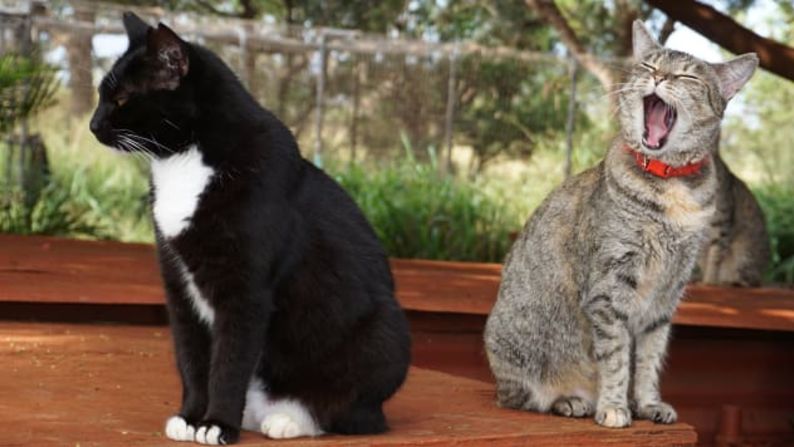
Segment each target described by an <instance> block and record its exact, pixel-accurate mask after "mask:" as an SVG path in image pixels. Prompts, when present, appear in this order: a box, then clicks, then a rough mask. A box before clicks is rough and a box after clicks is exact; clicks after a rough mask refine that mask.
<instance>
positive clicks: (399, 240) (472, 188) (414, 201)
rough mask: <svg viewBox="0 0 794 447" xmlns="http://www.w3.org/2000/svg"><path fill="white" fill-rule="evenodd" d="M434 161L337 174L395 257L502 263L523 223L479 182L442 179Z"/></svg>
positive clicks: (351, 169)
mask: <svg viewBox="0 0 794 447" xmlns="http://www.w3.org/2000/svg"><path fill="white" fill-rule="evenodd" d="M433 160H434V159H433V158H431V162H430V163H420V162H417V161H416V160H415V159H413V157H410V156H407V157H406V158H404V159H402V160H398V161H395V162H392V163H390V164H389V165H386V166H382V167H380V168H378V169H371V168H367V167H364V166H361V165H354V166H351V167H347V168H343V169H334V168H333V167H331V170H332V171H334V172H335V174H334V177H335V178H336V179H337V180H338V181H339V182H340V183H341V184H342V186H343V187H344V188H345V189H346V190H347V191H348V192H349V193H350V194H351V195H352V196H353V198H354V200H355V201H356V202H357V203H358V205H359V206H360V207H361V208H362V210H363V211H364V214H365V215H366V216H367V218H368V219H369V221H370V222H371V223H372V225H373V226H374V228H375V231H376V232H377V234H378V236H379V237H380V240H381V241H382V243H383V244H384V246H385V247H386V250H387V252H388V253H389V254H390V255H391V256H397V257H404V258H425V259H447V260H461V261H492V262H499V261H501V260H502V259H503V257H504V255H505V253H506V252H507V250H508V249H509V247H510V233H511V232H513V231H515V230H516V229H518V228H520V227H519V225H520V224H517V222H519V221H520V218H517V216H515V215H511V214H510V212H509V211H508V210H509V208H508V207H504V206H501V204H500V200H496V199H495V198H494V197H490V196H489V195H488V194H487V193H486V192H484V191H483V190H481V189H480V188H478V187H477V185H476V184H475V183H469V182H465V181H462V180H458V179H456V178H454V177H449V176H443V175H440V174H439V173H438V169H437V166H436V164H435V162H434V161H433Z"/></svg>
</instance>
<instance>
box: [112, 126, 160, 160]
mask: <svg viewBox="0 0 794 447" xmlns="http://www.w3.org/2000/svg"><path fill="white" fill-rule="evenodd" d="M119 136H120V137H121V138H122V139H123V141H125V142H126V143H127V144H128V147H132V148H133V149H135V151H133V152H134V153H137V154H139V155H142V156H145V157H146V158H148V160H147V161H151V160H153V159H155V158H157V157H156V156H155V154H154V153H152V151H150V150H149V148H147V147H146V145H144V144H142V143H140V142H138V141H135V139H134V138H132V137H133V136H135V134H134V133H131V132H130V131H128V130H122V131H121V132H120V133H119Z"/></svg>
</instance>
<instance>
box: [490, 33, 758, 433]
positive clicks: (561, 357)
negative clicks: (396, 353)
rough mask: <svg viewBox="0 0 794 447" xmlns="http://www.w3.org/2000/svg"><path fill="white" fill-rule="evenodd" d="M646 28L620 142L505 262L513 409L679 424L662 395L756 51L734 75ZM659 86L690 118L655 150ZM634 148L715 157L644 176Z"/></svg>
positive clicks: (503, 394)
mask: <svg viewBox="0 0 794 447" xmlns="http://www.w3.org/2000/svg"><path fill="white" fill-rule="evenodd" d="M634 33H635V34H634V36H635V57H636V58H637V59H638V64H637V65H636V66H634V67H632V68H631V72H630V74H629V77H628V79H627V83H626V84H625V87H624V88H623V89H622V90H621V93H620V97H619V106H620V109H619V114H618V116H619V119H620V125H621V134H620V136H619V137H618V138H617V139H616V140H615V142H614V143H613V145H612V147H611V148H610V150H609V151H608V153H607V155H606V158H605V159H604V160H603V161H602V162H601V163H600V164H599V165H597V166H596V167H594V168H592V169H590V170H587V171H585V172H583V173H581V174H579V175H578V176H576V177H574V178H572V179H570V180H569V181H567V182H565V183H564V184H563V185H561V186H560V187H559V188H558V189H557V190H555V191H554V192H552V193H551V194H550V195H549V197H548V198H546V200H545V201H544V202H543V204H541V206H540V207H539V208H538V209H537V210H536V211H535V213H534V214H533V216H532V217H531V218H530V219H529V221H528V222H527V224H526V226H525V227H524V230H523V231H522V233H521V235H520V236H519V238H518V239H517V240H516V242H515V244H514V246H513V248H512V250H511V252H510V254H509V255H508V257H507V259H506V261H505V267H504V271H503V276H502V284H501V287H500V290H499V297H498V300H497V303H496V305H495V306H494V308H493V310H492V312H491V315H490V316H489V318H488V323H487V326H486V331H485V345H486V352H487V355H488V359H489V362H490V365H491V369H492V371H493V373H494V376H495V377H496V381H497V400H498V403H499V405H501V406H505V407H511V408H520V409H525V410H533V411H542V412H546V411H549V412H553V413H556V414H560V415H563V416H569V417H584V416H593V417H594V418H595V420H596V422H598V423H599V424H601V425H604V426H607V427H625V426H627V425H629V424H630V423H631V420H632V417H640V418H646V419H651V420H653V421H655V422H659V423H672V422H674V421H675V420H676V413H675V410H674V409H673V408H672V407H671V406H670V405H668V404H666V403H664V402H663V401H662V400H661V396H660V393H659V386H658V383H659V373H660V370H661V368H662V363H663V357H664V353H665V349H666V346H667V340H668V337H669V334H670V321H671V319H672V316H673V313H674V312H675V308H676V305H677V304H678V301H679V299H680V298H681V295H682V293H683V288H684V285H685V284H686V282H687V280H688V279H689V277H690V275H691V272H692V268H693V266H694V264H695V261H696V258H697V255H698V252H699V249H700V247H701V244H702V243H703V241H704V238H705V233H706V230H707V228H708V226H709V223H710V221H711V219H712V218H713V215H714V210H715V196H716V191H717V176H716V170H715V167H714V166H715V165H714V163H713V156H714V155H715V154H716V150H717V142H718V140H719V126H720V120H721V118H722V115H723V111H724V108H725V106H726V104H727V101H728V99H730V96H732V95H733V94H735V89H736V87H737V82H738V81H737V79H739V77H738V74H742V75H743V77H742V78H741V79H744V80H745V81H746V80H747V79H748V78H749V75H748V73H746V72H745V71H742V70H744V69H745V68H746V62H747V56H745V58H744V59H742V58H740V59H741V60H740V61H739V62H738V65H736V66H733V68H735V69H736V70H734V71H732V72H731V76H732V77H731V78H730V79H728V78H726V77H725V76H724V75H723V73H722V69H717V68H715V67H714V66H712V65H710V64H708V63H705V62H702V61H700V60H698V59H695V58H694V57H692V56H690V55H687V54H684V53H680V52H676V51H670V50H665V49H662V48H661V47H659V46H658V45H657V44H656V43H655V42H654V41H653V40H652V39H651V38H650V36H649V35H648V34H647V31H646V30H645V29H644V27H643V26H642V24H641V23H639V22H637V23H635V28H634ZM729 64H730V63H729ZM750 65H752V64H750ZM648 67H652V68H653V70H651V69H649V68H648ZM752 69H754V65H753V66H752V67H751V69H750V74H751V73H752ZM680 74H686V75H687V76H692V77H694V79H692V78H685V77H679V76H678V75H680ZM654 77H661V78H663V79H665V80H664V81H663V82H660V83H658V84H657V83H655V82H654ZM729 82H730V85H728V84H727V83H729ZM739 86H740V85H739ZM651 93H655V94H657V95H658V96H659V97H661V98H662V99H663V100H665V102H667V103H670V104H673V105H674V106H675V107H676V109H677V112H678V117H677V121H676V123H675V125H674V126H673V128H672V131H671V132H670V134H669V136H668V138H667V142H666V143H665V144H664V145H663V146H662V147H661V148H660V149H656V150H652V149H649V148H647V147H645V146H643V144H642V136H643V128H644V126H645V119H644V109H643V97H644V96H646V95H649V94H651ZM626 146H629V147H631V148H633V149H635V150H641V151H642V152H643V153H645V154H646V155H647V156H649V157H653V158H656V159H660V160H661V161H663V162H665V163H667V164H671V165H675V166H678V165H683V164H686V163H689V162H692V161H694V160H700V159H704V158H706V159H707V160H708V163H707V164H706V165H705V167H704V169H703V170H702V171H701V173H700V174H698V175H694V176H690V177H680V178H671V179H667V180H664V179H660V178H657V177H654V176H653V175H651V174H648V173H646V172H644V171H643V170H641V169H640V168H639V167H638V166H637V165H636V163H635V161H634V159H633V157H632V156H631V155H630V154H629V153H628V152H627V151H626V150H625V147H626ZM630 403H631V404H632V405H630Z"/></svg>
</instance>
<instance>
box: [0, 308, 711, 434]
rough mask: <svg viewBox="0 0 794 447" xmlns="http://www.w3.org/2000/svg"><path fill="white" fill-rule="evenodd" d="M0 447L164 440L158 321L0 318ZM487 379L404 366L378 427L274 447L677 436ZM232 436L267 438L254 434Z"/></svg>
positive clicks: (170, 396)
mask: <svg viewBox="0 0 794 447" xmlns="http://www.w3.org/2000/svg"><path fill="white" fill-rule="evenodd" d="M0 364H2V368H0V396H2V398H1V399H0V445H3V446H21V445H25V446H49V445H53V446H56V445H57V446H77V445H79V446H83V447H85V446H108V447H114V446H128V445H135V446H152V447H156V446H173V445H176V444H175V443H173V442H170V441H168V440H167V439H165V438H164V437H163V435H162V427H163V422H164V421H165V419H166V418H167V417H168V416H169V415H170V414H172V412H173V411H174V410H175V408H176V406H177V402H178V401H179V389H180V387H179V385H178V379H177V374H176V372H175V369H174V365H173V361H172V352H171V342H170V335H169V332H168V329H167V328H165V327H141V326H137V327H136V326H102V325H74V324H72V325H67V324H43V323H39V324H36V323H34V324H25V323H0ZM493 394H494V391H493V386H492V385H490V384H487V383H484V382H480V381H476V380H471V379H465V378H461V377H455V376H451V375H447V374H443V373H438V372H433V371H428V370H422V369H416V368H415V369H412V371H411V373H410V375H409V378H408V381H407V382H406V384H405V386H404V387H403V389H402V390H401V391H400V392H399V393H398V394H397V396H396V397H395V398H394V399H392V400H391V401H390V402H388V403H387V405H386V414H387V417H388V419H389V421H390V424H391V427H392V430H391V432H389V433H388V434H385V435H378V436H359V437H339V436H329V437H321V438H318V439H314V440H309V439H298V440H294V441H279V442H278V443H277V445H279V446H281V445H284V446H304V445H306V446H341V445H345V446H359V445H360V446H363V445H392V446H418V445H423V446H436V445H465V446H478V445H486V444H487V445H494V446H500V445H505V446H508V445H509V446H516V445H532V446H552V445H553V446H578V445H588V446H589V445H594V446H597V445H609V446H668V445H669V446H672V445H677V446H683V445H693V444H694V442H695V438H696V436H695V432H694V431H693V430H692V428H691V427H690V426H688V425H686V424H681V423H679V424H675V425H672V426H660V425H654V424H651V423H649V422H647V421H638V422H635V424H634V425H633V426H632V427H631V428H627V429H621V430H613V429H606V428H601V427H598V426H597V425H596V424H595V423H594V422H593V421H592V420H590V419H586V420H574V419H566V418H561V417H555V416H548V415H540V414H535V413H528V412H522V411H513V410H504V409H499V408H497V407H496V406H495V405H494V404H493ZM242 444H244V445H276V443H273V442H268V441H267V440H266V439H265V438H263V437H262V436H261V435H259V434H257V433H252V432H246V433H244V434H243V438H242Z"/></svg>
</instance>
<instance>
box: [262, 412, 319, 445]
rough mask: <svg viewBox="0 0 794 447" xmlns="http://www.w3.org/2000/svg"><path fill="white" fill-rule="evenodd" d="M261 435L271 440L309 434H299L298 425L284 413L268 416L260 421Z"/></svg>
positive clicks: (299, 428)
mask: <svg viewBox="0 0 794 447" xmlns="http://www.w3.org/2000/svg"><path fill="white" fill-rule="evenodd" d="M261 429H262V434H264V435H265V436H267V437H269V438H273V439H286V438H297V437H298V436H304V435H307V434H309V433H301V427H300V425H298V423H297V422H296V421H295V420H294V419H292V418H291V417H289V415H287V414H284V413H274V414H271V415H268V416H267V417H266V418H265V420H264V421H262V427H261Z"/></svg>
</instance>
